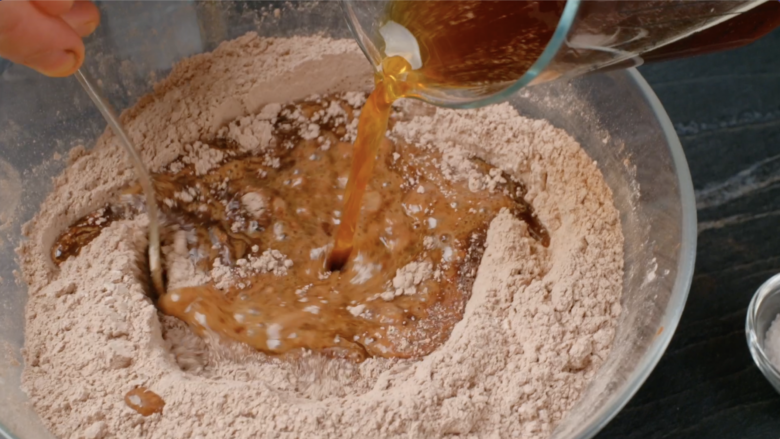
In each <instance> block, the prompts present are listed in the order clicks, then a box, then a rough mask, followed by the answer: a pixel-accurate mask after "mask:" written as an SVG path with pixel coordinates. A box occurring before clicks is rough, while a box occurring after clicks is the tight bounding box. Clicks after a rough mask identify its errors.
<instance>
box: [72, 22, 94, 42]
mask: <svg viewBox="0 0 780 439" xmlns="http://www.w3.org/2000/svg"><path fill="white" fill-rule="evenodd" d="M97 27H98V22H97V21H90V22H88V23H82V24H77V25H76V26H74V27H73V30H75V31H76V33H77V34H79V36H80V37H82V38H83V37H86V36H88V35H90V34H91V33H92V32H95V29H97Z"/></svg>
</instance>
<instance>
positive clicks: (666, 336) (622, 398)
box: [573, 68, 780, 439]
mask: <svg viewBox="0 0 780 439" xmlns="http://www.w3.org/2000/svg"><path fill="white" fill-rule="evenodd" d="M625 71H626V73H627V75H628V76H629V79H630V80H631V81H632V82H633V83H634V84H635V85H636V86H637V88H638V89H639V92H640V93H641V95H642V97H643V98H644V99H645V101H646V102H647V104H648V105H649V106H650V108H651V109H652V111H653V114H655V116H656V118H657V119H658V123H659V124H660V125H661V129H662V131H663V135H664V138H665V139H666V142H667V145H668V148H669V153H670V156H671V159H672V163H673V165H674V168H675V175H676V176H677V182H678V187H679V190H680V203H681V207H682V208H681V211H682V219H681V220H682V224H681V226H682V227H681V229H682V233H681V242H680V257H679V258H678V260H677V276H676V278H675V280H674V286H673V288H672V293H671V295H670V297H669V303H668V304H667V306H666V309H667V313H666V314H665V315H664V317H663V319H662V320H661V322H659V323H660V326H661V327H662V328H663V331H662V332H661V334H659V335H658V337H656V339H655V341H654V342H653V345H652V346H651V347H650V348H649V349H648V351H647V352H646V353H645V355H644V358H642V360H641V361H640V362H639V364H638V365H637V367H636V369H634V371H633V372H632V373H631V375H630V376H629V378H628V379H627V380H626V382H627V383H628V385H627V386H626V387H625V388H624V390H623V392H622V393H621V394H619V395H617V397H615V398H613V399H612V401H610V402H609V403H608V404H605V405H604V406H603V407H601V408H600V409H599V410H598V411H597V412H596V415H595V416H593V418H592V421H591V422H590V423H588V424H583V425H582V427H580V428H578V429H577V430H575V434H574V435H573V438H576V439H590V438H592V437H593V436H595V435H596V434H597V433H598V432H599V431H601V429H603V428H604V427H605V426H606V425H607V424H608V423H609V422H610V421H611V420H612V419H613V418H614V417H615V416H616V415H617V414H618V413H619V412H620V410H622V409H623V407H625V405H626V404H628V402H629V401H630V400H631V398H633V396H634V395H635V394H636V392H637V391H638V390H639V388H640V387H642V384H644V382H645V380H647V378H648V376H650V373H651V372H652V371H653V369H654V368H655V366H656V365H657V364H658V362H659V361H660V360H661V357H662V356H663V354H664V352H666V348H667V347H668V346H669V343H670V342H671V340H672V336H673V335H674V333H675V331H676V329H677V325H678V324H679V323H680V318H681V317H682V313H683V310H684V308H685V302H686V301H687V299H688V292H689V290H690V287H691V282H692V280H693V271H694V265H695V262H696V242H697V238H698V236H697V235H698V232H697V229H698V228H697V219H696V198H695V195H694V191H693V180H692V179H691V173H690V170H689V169H688V162H687V160H686V159H685V153H684V151H683V149H682V144H681V143H680V139H679V138H678V137H677V132H676V131H675V129H674V126H673V125H672V121H671V120H670V119H669V115H667V114H666V110H664V108H663V105H662V104H661V101H660V100H659V99H658V97H657V96H656V95H655V92H653V89H652V88H651V87H650V85H649V84H648V83H647V81H646V80H645V79H644V78H643V77H642V75H641V74H640V73H639V71H638V70H637V69H636V68H629V69H626V70H625ZM779 280H780V279H779Z"/></svg>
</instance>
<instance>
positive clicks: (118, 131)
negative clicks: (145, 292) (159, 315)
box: [75, 69, 165, 294]
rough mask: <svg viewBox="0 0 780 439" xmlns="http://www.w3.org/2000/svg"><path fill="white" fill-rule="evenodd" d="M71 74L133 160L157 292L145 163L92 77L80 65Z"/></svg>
mask: <svg viewBox="0 0 780 439" xmlns="http://www.w3.org/2000/svg"><path fill="white" fill-rule="evenodd" d="M75 75H76V79H78V81H79V84H81V86H82V87H84V91H86V92H87V94H88V95H89V97H90V99H92V102H93V103H94V104H95V106H96V107H97V109H98V110H99V111H100V114H102V115H103V118H105V119H106V122H108V126H110V127H111V130H112V131H113V132H114V134H115V135H116V136H117V138H119V143H120V144H121V145H122V146H123V147H124V148H125V151H126V152H127V155H128V157H129V158H130V161H131V162H132V163H133V167H134V168H135V174H136V176H137V177H138V181H139V182H140V183H141V188H142V189H143V191H144V194H145V195H146V210H147V212H148V214H149V270H150V272H151V274H152V276H151V277H152V285H153V287H154V289H155V291H156V292H157V294H164V293H165V286H164V285H163V278H162V260H161V258H160V227H159V222H158V217H157V211H158V208H157V199H156V198H155V195H154V184H153V182H152V177H151V176H150V175H149V171H148V170H147V169H146V166H144V163H143V161H141V156H140V155H139V154H138V151H137V150H136V149H135V147H134V146H133V144H132V142H131V141H130V138H129V137H128V136H127V133H126V132H125V130H124V128H123V127H122V122H120V121H119V118H118V117H117V116H116V114H115V113H114V110H112V109H111V106H110V105H109V104H108V102H107V101H106V100H105V98H103V96H102V95H101V93H100V90H99V89H98V88H97V87H96V86H95V83H94V81H92V80H91V79H90V78H89V76H88V75H87V74H86V73H85V72H84V71H83V70H82V69H79V70H77V71H76V73H75Z"/></svg>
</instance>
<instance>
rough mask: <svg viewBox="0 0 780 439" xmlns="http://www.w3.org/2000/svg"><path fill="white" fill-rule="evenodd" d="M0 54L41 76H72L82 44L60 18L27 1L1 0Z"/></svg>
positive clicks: (79, 60)
mask: <svg viewBox="0 0 780 439" xmlns="http://www.w3.org/2000/svg"><path fill="white" fill-rule="evenodd" d="M0 56H2V57H4V58H6V59H8V60H10V61H13V62H15V63H19V64H23V65H26V66H28V67H31V68H33V69H35V70H37V71H39V72H41V73H43V74H44V75H47V76H54V77H63V76H68V75H71V74H72V73H73V72H75V71H76V69H78V68H79V67H80V66H81V63H82V62H83V61H84V43H83V42H82V41H81V38H80V37H79V35H78V34H77V33H76V31H75V30H73V28H72V27H71V26H70V25H68V24H67V23H66V22H65V21H64V20H63V19H61V18H59V17H53V16H51V15H48V14H46V13H44V12H42V11H40V10H39V9H38V8H36V7H35V6H34V5H33V4H31V3H30V2H27V1H1V2H0Z"/></svg>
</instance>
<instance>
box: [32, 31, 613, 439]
mask: <svg viewBox="0 0 780 439" xmlns="http://www.w3.org/2000/svg"><path fill="white" fill-rule="evenodd" d="M370 86H371V72H370V70H369V65H368V63H367V62H366V61H365V59H364V58H363V55H362V54H361V53H360V51H359V50H358V48H357V46H356V45H355V44H354V43H353V42H352V41H334V40H329V39H324V38H318V37H310V38H290V39H264V38H259V37H258V36H256V35H254V34H248V35H246V36H244V37H241V38H239V39H237V40H234V41H230V42H226V43H223V44H222V45H220V46H219V47H218V48H217V49H216V50H215V51H214V52H212V53H207V54H202V55H198V56H195V57H192V58H190V59H187V60H184V61H182V62H181V63H179V64H178V65H177V66H176V67H175V68H174V69H173V72H172V73H171V75H170V76H169V77H168V78H167V79H165V80H163V81H162V82H160V83H159V84H157V86H156V87H155V91H154V93H152V94H150V95H148V96H146V97H144V98H142V99H141V100H140V102H139V103H138V104H137V105H135V106H134V107H133V108H131V109H130V110H128V111H126V112H125V114H123V120H124V122H125V124H126V127H127V130H128V132H129V133H130V135H131V137H132V140H133V141H134V142H135V144H136V145H137V146H138V147H139V148H140V149H141V150H142V155H143V158H144V160H145V161H146V163H147V165H148V166H149V167H150V169H151V170H152V171H158V170H160V169H162V168H163V167H165V166H168V165H169V164H170V163H171V162H173V161H174V160H175V159H176V158H178V157H184V161H187V160H190V162H189V163H195V164H196V168H198V169H201V168H202V169H201V171H202V172H206V171H208V169H209V166H212V165H213V163H216V162H218V161H219V158H218V157H205V156H203V154H202V152H203V150H202V148H200V147H199V145H200V143H199V140H203V139H207V138H211V137H213V136H214V135H215V134H216V133H218V132H220V130H222V131H221V132H222V133H223V134H224V133H227V135H228V136H229V137H230V138H232V139H233V140H235V141H236V142H237V143H239V144H240V145H243V146H244V147H246V148H247V150H249V151H252V150H253V148H257V147H258V145H262V144H263V142H267V135H268V132H267V131H266V128H264V125H263V124H262V123H260V121H262V114H263V112H264V111H269V108H270V111H273V107H274V105H275V104H278V103H284V102H289V101H293V100H297V99H301V98H304V97H306V96H309V95H311V94H314V93H347V92H351V93H349V94H348V95H345V96H347V97H348V98H349V99H354V100H356V104H358V103H359V101H360V99H361V98H362V96H364V95H363V94H362V92H364V91H366V90H368V89H369V87H370ZM399 106H400V108H401V110H402V111H403V112H405V113H406V114H408V115H410V117H408V118H407V119H405V120H404V121H399V122H397V123H396V124H395V126H394V128H393V131H392V132H391V133H388V135H389V137H390V138H391V139H404V140H406V141H409V142H414V143H416V144H418V145H420V146H421V147H423V148H428V149H431V150H437V151H440V152H441V154H442V155H443V159H442V160H441V163H440V167H441V171H442V173H443V174H444V175H445V176H446V177H447V178H450V179H453V180H465V181H468V184H469V187H473V188H474V190H480V189H485V188H488V189H489V188H490V185H491V184H492V185H495V182H494V181H492V180H491V179H490V178H484V176H480V174H479V173H478V172H476V170H475V169H474V167H473V166H474V165H473V162H472V161H471V160H469V159H470V158H473V157H479V158H482V159H484V160H486V161H487V162H489V163H492V164H493V165H495V166H498V167H500V168H501V169H502V170H503V171H504V172H507V173H509V174H510V175H513V176H514V177H516V178H518V179H520V180H522V181H523V182H524V183H525V185H526V187H527V189H528V193H527V195H526V199H527V200H528V201H529V202H530V203H531V204H532V205H533V207H534V209H535V212H536V214H537V215H538V217H539V219H540V221H541V222H542V223H543V224H545V225H546V227H547V229H548V230H549V232H550V237H551V242H550V245H549V247H548V248H545V247H543V246H542V245H540V244H539V243H538V242H537V241H536V240H534V239H533V238H532V237H531V236H530V234H529V232H528V230H527V226H526V224H525V223H523V222H521V221H520V220H518V219H516V218H515V217H514V216H512V215H510V214H509V213H506V212H502V213H500V214H499V215H498V216H496V218H495V219H493V221H492V222H491V224H490V227H489V230H488V234H487V241H486V249H485V253H484V256H483V258H482V261H481V264H480V266H479V269H478V274H477V277H476V281H475V283H474V286H473V291H472V294H471V298H470V300H469V302H468V304H467V306H466V310H465V314H464V316H463V319H462V320H461V321H460V322H459V323H458V324H457V325H456V326H455V328H454V330H453V332H452V334H451V336H450V338H449V340H448V341H446V342H445V343H444V344H443V345H442V346H441V347H440V348H439V349H437V350H436V351H434V352H433V353H431V354H429V355H428V356H426V357H424V358H422V359H420V360H389V359H368V360H366V361H364V362H363V363H360V364H353V363H348V362H346V361H341V360H333V359H324V358H322V357H320V356H318V355H314V354H307V355H304V356H303V357H302V358H300V359H299V360H296V361H281V360H278V359H276V358H273V357H269V356H266V355H264V354H261V353H258V352H255V351H252V350H251V349H249V348H248V347H246V346H243V345H238V344H235V343H228V342H225V341H223V340H215V339H213V338H209V337H206V338H200V337H198V336H196V335H195V334H194V333H193V332H192V331H191V330H190V329H189V328H188V327H187V326H186V325H184V324H183V323H182V322H180V321H179V320H177V319H175V318H172V317H167V316H162V315H160V314H158V312H157V310H156V308H155V307H154V305H153V304H152V302H151V301H150V300H149V299H148V298H147V297H146V295H145V293H144V288H145V287H144V285H142V284H141V283H140V282H139V281H138V271H139V262H138V260H137V259H138V255H139V254H140V253H141V252H142V249H143V248H144V247H145V244H146V237H145V234H146V229H145V226H146V222H147V218H145V217H144V216H143V215H140V216H138V217H136V218H135V219H133V220H122V221H116V222H114V223H112V224H111V225H110V226H109V227H107V228H106V229H104V230H103V232H102V233H101V234H100V235H99V236H98V237H97V238H96V239H95V240H94V241H92V242H91V243H90V244H89V245H87V246H86V247H85V248H83V249H82V251H81V254H80V255H79V256H78V257H75V258H71V259H69V260H67V261H65V262H64V263H63V264H62V265H61V267H60V268H59V269H58V268H56V267H55V265H54V264H53V263H52V262H51V260H50V258H49V249H50V247H51V244H52V242H53V241H54V239H55V238H56V236H57V235H58V234H59V233H60V232H61V231H62V230H63V228H64V227H65V226H67V225H68V224H70V223H72V222H73V221H74V220H76V219H78V218H80V217H81V216H83V215H85V214H86V213H88V212H90V211H92V210H94V209H95V208H96V207H98V206H100V205H101V204H102V203H105V202H106V201H107V200H109V199H110V198H111V197H114V196H116V194H117V192H118V190H119V189H120V188H121V187H122V186H124V185H126V184H128V183H131V182H132V181H133V180H134V175H133V173H132V169H131V167H130V166H129V165H128V163H127V161H126V160H125V156H124V153H123V151H122V149H121V147H120V145H119V144H118V142H117V141H116V139H115V138H114V136H113V135H112V134H111V133H110V132H106V133H105V134H104V135H103V136H102V137H101V138H100V139H99V140H98V142H97V145H96V146H95V148H94V149H93V150H92V151H86V150H84V149H83V148H81V149H75V150H74V151H73V152H72V154H71V157H70V161H71V164H70V166H69V167H68V168H67V169H66V170H65V172H63V174H62V175H61V176H59V177H58V178H57V179H56V181H55V189H54V190H53V192H52V193H51V194H50V196H49V197H48V198H47V199H46V201H45V202H44V203H43V206H42V207H41V210H40V212H39V213H38V215H37V216H36V217H35V218H34V219H33V220H32V221H31V222H30V223H28V224H27V225H26V227H25V234H26V235H27V236H28V237H29V240H28V241H27V242H25V243H24V244H23V245H22V246H21V247H20V248H19V255H20V259H21V263H22V268H23V274H24V280H25V281H26V282H27V283H28V285H29V301H28V305H27V310H26V316H27V324H26V345H25V349H24V359H25V371H24V376H23V385H24V389H25V390H26V392H27V393H28V394H29V396H30V399H31V401H32V404H33V405H34V407H35V409H36V410H37V412H38V413H39V415H40V416H41V418H42V419H43V421H44V423H45V424H46V425H47V426H48V427H49V429H50V430H51V431H52V432H53V433H54V434H55V435H56V436H59V437H63V438H64V437H68V438H71V437H72V438H82V437H84V438H102V437H119V438H137V437H149V438H152V437H159V438H205V437H215V438H224V437H235V438H256V437H323V438H325V437H332V438H350V437H355V438H366V437H394V436H402V437H420V438H423V437H425V438H427V437H445V436H449V435H457V434H459V435H472V436H474V437H522V438H546V437H548V436H549V435H550V434H551V432H552V431H553V429H554V428H555V426H556V424H557V423H558V422H559V421H560V420H561V419H562V418H563V417H564V416H565V415H566V413H567V411H568V410H569V409H570V407H571V406H572V405H573V404H574V403H575V402H576V401H577V399H578V397H579V395H580V394H581V392H582V390H583V389H584V388H585V386H586V385H587V384H588V382H589V380H590V379H591V378H592V376H593V375H594V374H595V372H596V371H597V370H598V368H599V366H600V364H601V363H602V361H603V360H604V359H605V358H606V356H607V354H608V352H609V350H610V346H611V343H612V339H613V334H614V330H615V325H616V321H617V317H618V315H619V313H620V305H619V299H620V294H621V291H622V278H623V253H622V248H623V237H622V234H621V231H620V222H619V219H618V218H619V217H618V212H617V211H616V209H615V207H614V205H613V202H612V194H611V192H610V190H609V188H608V187H607V185H606V184H605V182H604V180H603V177H602V175H601V173H600V172H599V170H598V168H597V166H596V164H595V163H593V161H592V160H591V159H589V157H588V156H587V154H586V153H585V152H584V151H583V150H582V149H581V148H580V146H579V145H578V144H577V143H576V142H575V141H574V139H572V138H571V137H570V136H569V135H567V134H566V133H565V132H563V131H561V130H559V129H556V128H554V127H552V126H551V125H550V124H549V123H547V122H546V121H540V120H530V119H527V118H524V117H522V116H520V115H518V114H517V111H516V110H514V109H513V108H512V107H511V106H509V105H496V106H492V107H489V108H484V109H479V110H459V111H454V110H443V109H437V108H434V107H431V106H427V105H424V104H421V103H418V102H411V101H404V102H401V103H400V104H399ZM277 107H278V105H277ZM242 117H243V118H245V120H246V122H242V123H240V124H238V125H240V126H241V127H242V128H241V129H237V128H236V127H237V126H238V125H235V124H233V125H231V124H230V122H231V121H232V120H234V119H236V118H242ZM253 120H256V121H258V123H257V124H254V123H253V122H252V121H253ZM353 128H354V127H353ZM199 172H200V171H199ZM251 202H252V200H247V204H251ZM167 252H168V253H167V254H168V255H171V254H172V253H173V250H172V249H167ZM269 257H270V256H269ZM271 259H274V261H276V260H277V259H278V261H276V262H279V261H281V262H279V263H280V264H282V265H280V267H281V266H283V264H284V255H279V257H278V258H276V257H274V258H271ZM269 260H270V259H269ZM269 263H270V262H269ZM274 267H276V265H274ZM412 268H414V267H412ZM412 268H410V270H411V269H412ZM168 270H169V276H170V278H171V279H174V280H175V279H177V278H178V279H183V280H189V281H191V282H201V281H204V282H205V281H208V280H216V281H225V282H229V281H230V279H228V278H225V276H228V277H229V275H230V273H227V274H226V272H225V271H224V270H222V271H220V272H214V273H196V272H190V271H187V270H191V267H187V266H177V265H176V264H175V261H173V263H172V262H171V261H169V266H168ZM215 270H217V268H215ZM282 271H283V270H281V268H280V275H284V273H283V272H282ZM403 274H404V273H400V270H399V276H402V277H403ZM140 386H143V387H145V388H147V389H149V390H151V391H153V392H155V393H156V394H158V395H160V396H161V397H162V398H163V399H164V401H165V408H164V410H163V413H161V414H154V415H152V416H149V417H142V416H141V415H139V414H138V413H136V412H135V411H133V410H132V409H131V408H129V407H128V406H127V405H126V404H125V402H124V399H123V398H124V395H125V394H126V393H127V392H128V391H130V390H132V389H133V388H135V387H140Z"/></svg>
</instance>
